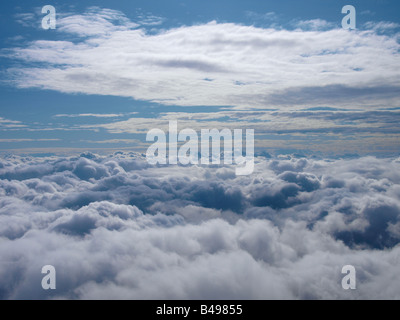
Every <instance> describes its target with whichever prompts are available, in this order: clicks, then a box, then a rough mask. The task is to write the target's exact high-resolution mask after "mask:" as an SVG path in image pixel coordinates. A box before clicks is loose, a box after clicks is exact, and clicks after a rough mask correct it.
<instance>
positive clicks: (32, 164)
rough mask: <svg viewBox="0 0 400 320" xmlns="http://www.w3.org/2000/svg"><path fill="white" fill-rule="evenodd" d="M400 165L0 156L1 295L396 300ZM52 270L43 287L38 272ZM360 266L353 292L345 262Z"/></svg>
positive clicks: (387, 162)
mask: <svg viewBox="0 0 400 320" xmlns="http://www.w3.org/2000/svg"><path fill="white" fill-rule="evenodd" d="M399 165H400V162H399V159H376V158H372V157H368V158H358V159H354V160H336V161H328V160H310V159H304V158H300V159H297V158H289V159H286V160H278V159H270V160H266V159H263V158H257V159H256V168H255V173H254V175H252V176H246V177H236V176H235V175H234V174H233V175H232V174H229V172H230V171H232V172H234V171H233V169H232V168H230V167H229V166H227V167H223V168H211V167H195V166H193V167H176V166H170V167H150V166H148V165H147V163H146V162H145V161H144V160H143V159H141V156H140V155H137V154H133V153H131V154H129V153H122V152H120V153H116V154H115V155H114V156H108V157H99V156H97V155H94V154H90V153H86V154H82V155H81V156H80V157H70V158H58V157H49V158H29V157H17V156H9V157H7V158H5V159H2V160H1V162H0V255H1V257H2V264H0V276H1V279H3V282H2V288H1V290H0V296H1V298H2V299H32V298H35V299H47V298H71V299H100V298H101V299H119V298H121V299H360V298H361V299H376V298H378V299H380V298H383V299H398V298H400V291H399V288H400V286H399V281H398V280H397V279H398V277H396V275H397V273H398V263H397V257H398V255H399V250H400V247H399V241H400V239H399V236H398V224H399V221H400V202H399V195H400V187H399V184H400V175H399V172H400V170H399V169H400V168H399ZM46 264H52V265H54V266H55V267H56V270H57V290H56V291H54V292H47V291H44V290H42V288H41V286H40V280H41V277H42V274H41V273H40V270H41V267H42V266H43V265H46ZM347 264H352V265H354V266H355V267H356V270H357V281H358V282H357V290H355V291H352V292H347V291H344V290H343V289H342V287H341V278H342V276H343V275H342V274H341V268H342V266H344V265H347Z"/></svg>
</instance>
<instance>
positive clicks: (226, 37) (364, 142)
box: [0, 0, 400, 157]
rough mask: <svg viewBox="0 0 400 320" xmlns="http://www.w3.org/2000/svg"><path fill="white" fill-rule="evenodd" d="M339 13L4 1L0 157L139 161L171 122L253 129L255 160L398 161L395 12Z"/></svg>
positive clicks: (313, 7) (263, 5)
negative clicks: (79, 155) (50, 22)
mask: <svg viewBox="0 0 400 320" xmlns="http://www.w3.org/2000/svg"><path fill="white" fill-rule="evenodd" d="M47 4H49V5H53V6H54V7H55V9H56V13H57V16H56V19H57V25H56V29H55V30H51V29H49V30H44V29H43V28H42V25H41V22H42V19H43V17H44V16H45V14H42V13H41V8H42V5H43V6H44V5H47ZM347 4H349V3H347V2H346V1H336V0H335V1H330V0H329V1H323V2H321V1H311V0H309V1H306V2H304V1H303V2H301V3H300V2H299V1H278V2H276V1H201V2H200V1H120V0H117V1H68V2H65V1H48V2H46V3H43V4H38V3H32V2H31V1H18V0H16V1H7V2H4V1H3V3H2V4H1V9H2V10H1V22H0V24H1V29H0V30H1V31H0V46H1V50H0V64H1V67H2V68H1V81H0V99H1V107H0V130H1V138H0V150H1V153H2V154H7V153H18V154H52V153H56V154H60V153H61V154H69V153H76V152H80V151H85V150H91V151H96V152H100V153H107V152H113V151H116V150H135V151H141V152H143V150H145V149H146V147H147V144H146V141H145V136H146V133H147V132H148V131H149V130H150V129H152V128H166V125H167V124H168V121H169V120H172V119H173V120H178V128H179V130H181V129H184V128H193V129H195V130H196V131H199V130H200V129H201V128H214V127H215V128H217V129H220V130H221V129H223V128H225V127H227V128H229V129H247V128H251V129H254V130H255V135H256V143H255V148H256V150H257V152H259V153H269V154H280V153H294V152H297V153H300V154H307V155H314V156H330V157H340V156H346V155H347V156H349V155H377V156H387V155H397V154H398V152H399V141H400V140H399V128H398V125H397V123H398V121H399V114H400V113H399V111H398V110H399V107H400V105H399V92H400V90H399V86H398V83H399V72H398V68H397V67H396V66H398V65H399V33H398V32H399V24H400V21H399V15H398V14H397V12H398V9H399V4H398V3H397V2H396V1H384V0H375V1H372V0H368V1H353V2H352V3H351V4H352V5H353V6H354V7H355V8H356V28H357V29H356V30H344V29H343V28H342V24H341V22H342V18H343V17H344V16H345V14H342V12H341V11H342V7H343V6H344V5H347ZM377 57H379V58H377Z"/></svg>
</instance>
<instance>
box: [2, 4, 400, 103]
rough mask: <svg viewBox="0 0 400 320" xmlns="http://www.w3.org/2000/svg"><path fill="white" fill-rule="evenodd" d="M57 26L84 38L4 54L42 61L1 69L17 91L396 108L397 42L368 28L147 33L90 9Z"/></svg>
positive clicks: (206, 28)
mask: <svg viewBox="0 0 400 320" xmlns="http://www.w3.org/2000/svg"><path fill="white" fill-rule="evenodd" d="M60 23H61V26H60V28H59V29H58V31H59V32H63V33H67V34H71V35H72V34H79V35H82V36H85V37H84V38H83V39H81V41H80V42H69V41H35V42H32V43H31V44H30V45H29V46H27V47H20V48H14V49H13V54H12V55H11V56H10V57H11V58H17V59H22V60H25V61H28V62H46V67H37V68H28V67H26V68H17V69H10V70H9V72H11V74H13V80H14V81H16V83H17V85H18V86H20V87H40V88H46V89H52V90H58V91H62V92H70V93H72V92H81V93H86V94H104V95H116V96H124V97H132V98H135V99H140V100H147V101H153V102H158V103H162V104H166V105H180V106H198V105H218V106H221V105H231V106H241V107H264V108H265V107H278V108H288V107H291V106H293V105H298V106H307V107H309V106H320V105H321V104H322V105H324V104H329V105H330V106H340V107H343V108H349V107H351V108H356V107H361V106H362V107H364V108H365V107H377V106H380V105H382V104H383V105H389V106H398V101H399V99H398V92H399V90H398V83H399V74H398V72H397V70H396V69H395V68H393V67H392V66H393V65H397V64H398V63H399V54H398V49H399V44H398V42H397V41H396V38H391V37H388V36H383V35H377V34H376V33H374V32H373V31H371V30H368V31H357V32H348V31H347V30H342V29H331V30H327V31H300V30H284V29H282V30H275V29H272V28H270V29H263V28H256V27H252V26H243V25H237V24H234V23H223V24H219V23H216V22H210V23H207V24H203V25H195V26H182V27H180V28H174V29H169V30H166V31H160V32H159V33H157V34H148V33H146V31H145V30H144V29H135V25H133V24H132V22H131V21H129V20H128V19H127V18H126V17H125V16H124V15H123V14H122V13H120V12H116V11H112V10H108V9H98V8H96V9H92V10H91V11H88V12H86V13H84V14H81V15H70V16H68V17H63V18H62V20H61V22H60ZM304 23H305V24H307V25H309V26H310V25H311V26H312V27H313V28H314V27H315V28H317V27H318V28H319V27H320V26H326V22H324V21H322V20H312V21H308V22H303V24H304ZM115 48H118V50H115ZM377 56H379V57H380V58H379V59H376V57H377ZM382 75H385V76H384V77H383V76H382ZM204 79H212V81H206V80H204Z"/></svg>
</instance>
